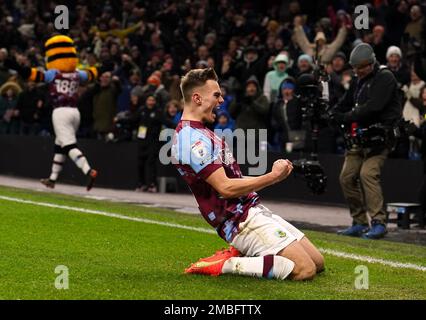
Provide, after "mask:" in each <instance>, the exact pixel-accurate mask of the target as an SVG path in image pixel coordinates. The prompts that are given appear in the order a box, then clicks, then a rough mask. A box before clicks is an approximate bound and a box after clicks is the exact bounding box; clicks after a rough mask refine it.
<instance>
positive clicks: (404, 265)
mask: <svg viewBox="0 0 426 320" xmlns="http://www.w3.org/2000/svg"><path fill="white" fill-rule="evenodd" d="M0 200H4V201H11V202H17V203H22V204H30V205H35V206H41V207H48V208H55V209H63V210H69V211H75V212H80V213H86V214H93V215H99V216H105V217H111V218H116V219H122V220H129V221H136V222H142V223H147V224H155V225H160V226H165V227H171V228H177V229H184V230H190V231H196V232H201V233H207V234H217V233H216V231H214V230H212V229H207V228H202V227H191V226H187V225H183V224H178V223H170V222H165V221H158V220H152V219H146V218H138V217H131V216H126V215H123V214H118V213H113V212H107V211H100V210H93V209H86V208H79V207H71V206H65V205H59V204H54V203H49V202H39V201H32V200H25V199H20V198H14V197H7V196H2V195H0ZM318 249H319V250H320V251H321V252H322V253H324V254H328V255H331V256H335V257H339V258H344V259H350V260H356V261H361V262H368V263H374V264H381V265H385V266H389V267H392V268H399V269H412V270H417V271H426V266H422V265H417V264H414V263H404V262H398V261H390V260H385V259H380V258H374V257H370V256H364V255H357V254H352V253H347V252H342V251H337V250H332V249H326V248H318Z"/></svg>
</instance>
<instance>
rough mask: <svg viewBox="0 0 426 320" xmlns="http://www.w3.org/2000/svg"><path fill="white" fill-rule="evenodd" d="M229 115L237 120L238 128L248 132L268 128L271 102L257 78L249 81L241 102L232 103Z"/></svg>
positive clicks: (253, 77)
mask: <svg viewBox="0 0 426 320" xmlns="http://www.w3.org/2000/svg"><path fill="white" fill-rule="evenodd" d="M229 113H230V115H231V116H232V117H233V118H234V119H235V120H236V127H237V128H241V129H244V130H247V129H266V128H267V127H268V123H267V121H268V119H267V116H268V113H269V102H268V99H267V98H266V97H265V95H264V94H263V93H262V89H261V88H260V84H259V81H258V80H257V78H256V77H255V76H252V77H250V78H249V79H248V80H247V82H246V86H245V93H244V95H243V97H242V98H241V99H240V101H236V100H234V101H232V102H231V105H230V106H229Z"/></svg>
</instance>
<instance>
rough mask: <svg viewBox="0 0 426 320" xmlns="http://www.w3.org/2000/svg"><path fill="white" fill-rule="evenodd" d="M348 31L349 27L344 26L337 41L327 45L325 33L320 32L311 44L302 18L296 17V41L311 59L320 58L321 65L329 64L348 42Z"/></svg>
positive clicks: (338, 34)
mask: <svg viewBox="0 0 426 320" xmlns="http://www.w3.org/2000/svg"><path fill="white" fill-rule="evenodd" d="M347 33H348V30H347V26H346V25H344V24H342V26H341V27H340V29H339V32H338V33H337V36H336V38H335V40H334V41H333V42H332V43H330V44H327V39H326V37H325V34H324V32H322V31H318V32H317V34H316V36H315V39H314V43H311V42H309V40H308V38H307V37H306V34H305V31H304V29H303V26H302V18H301V17H300V16H296V17H295V18H294V41H295V42H296V44H297V45H298V46H299V47H300V49H302V51H303V52H304V53H306V54H308V55H310V56H311V57H316V56H318V62H319V63H324V64H325V63H329V62H330V61H331V59H332V58H333V56H334V55H335V53H336V52H337V51H338V50H340V48H341V47H342V45H343V43H344V42H345V40H346V36H347Z"/></svg>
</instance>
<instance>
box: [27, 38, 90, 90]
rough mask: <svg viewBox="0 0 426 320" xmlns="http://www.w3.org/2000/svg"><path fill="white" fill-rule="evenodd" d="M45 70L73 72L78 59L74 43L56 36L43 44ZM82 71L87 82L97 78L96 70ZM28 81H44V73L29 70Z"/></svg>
mask: <svg viewBox="0 0 426 320" xmlns="http://www.w3.org/2000/svg"><path fill="white" fill-rule="evenodd" d="M44 50H45V59H46V68H47V69H48V70H52V69H56V70H58V71H61V72H64V73H66V72H73V71H75V70H76V68H77V64H78V57H77V50H76V48H75V45H74V41H73V40H72V39H71V38H70V37H68V36H64V35H56V36H53V37H51V38H50V39H49V40H47V41H46V43H45V44H44ZM82 71H85V72H87V75H88V78H89V79H88V81H89V82H90V81H93V80H94V79H96V78H97V76H98V72H97V69H96V68H93V67H92V68H87V69H83V70H82ZM28 80H30V81H36V82H40V81H44V73H43V72H41V71H40V70H38V69H37V68H31V73H30V75H29V78H28Z"/></svg>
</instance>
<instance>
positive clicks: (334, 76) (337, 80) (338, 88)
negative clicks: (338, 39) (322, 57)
mask: <svg viewBox="0 0 426 320" xmlns="http://www.w3.org/2000/svg"><path fill="white" fill-rule="evenodd" d="M345 65H346V55H345V54H344V53H343V52H342V51H339V52H337V53H336V54H335V55H334V57H333V60H332V61H331V73H330V82H329V91H330V97H329V100H330V105H331V106H334V105H335V104H336V103H337V101H338V100H339V99H340V98H341V97H343V95H344V93H345V91H346V90H345V87H344V84H343V72H344V71H345V70H347V68H346V66H345Z"/></svg>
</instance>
